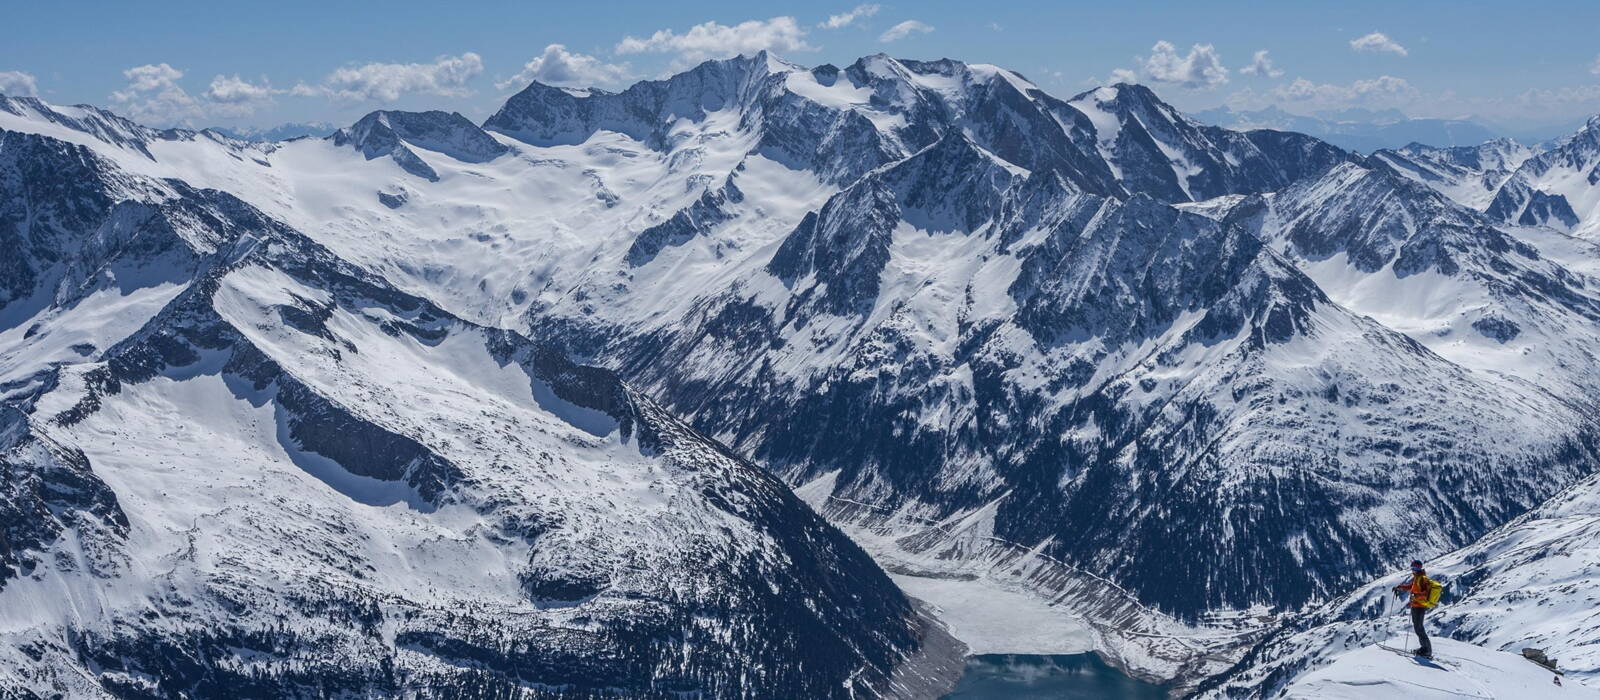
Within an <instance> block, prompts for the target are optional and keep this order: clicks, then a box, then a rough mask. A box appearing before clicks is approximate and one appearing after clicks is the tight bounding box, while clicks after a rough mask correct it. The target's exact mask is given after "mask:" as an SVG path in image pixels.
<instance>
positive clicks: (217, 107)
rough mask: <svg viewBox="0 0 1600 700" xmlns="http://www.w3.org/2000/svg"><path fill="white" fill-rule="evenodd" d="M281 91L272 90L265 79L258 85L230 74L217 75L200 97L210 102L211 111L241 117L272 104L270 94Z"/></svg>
mask: <svg viewBox="0 0 1600 700" xmlns="http://www.w3.org/2000/svg"><path fill="white" fill-rule="evenodd" d="M281 92H283V90H274V89H272V86H271V85H270V84H268V83H267V82H266V81H265V80H263V81H262V82H261V84H260V85H257V84H255V83H251V82H250V81H248V80H245V79H243V78H240V77H239V76H238V75H237V74H235V75H232V76H226V75H218V76H216V77H214V78H212V79H211V85H210V86H208V87H207V88H206V91H205V92H202V93H200V97H201V98H203V99H205V100H206V101H207V102H209V103H211V108H212V109H211V111H213V112H216V113H217V114H221V115H223V116H228V117H242V116H246V115H249V114H253V113H255V111H256V110H257V109H260V108H262V107H266V106H268V105H270V104H272V96H273V95H276V94H279V93H281Z"/></svg>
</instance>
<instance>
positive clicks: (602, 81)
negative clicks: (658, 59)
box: [494, 44, 628, 90]
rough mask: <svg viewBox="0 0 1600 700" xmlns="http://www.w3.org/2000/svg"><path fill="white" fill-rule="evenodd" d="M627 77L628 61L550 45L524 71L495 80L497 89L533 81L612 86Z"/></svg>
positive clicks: (516, 86)
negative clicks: (603, 58)
mask: <svg viewBox="0 0 1600 700" xmlns="http://www.w3.org/2000/svg"><path fill="white" fill-rule="evenodd" d="M627 78H628V64H626V63H606V62H605V61H602V60H600V59H598V58H595V57H594V56H589V55H586V54H581V53H575V52H572V51H568V50H567V47H566V46H565V45H563V44H550V45H549V46H546V47H544V53H541V54H539V55H538V56H534V57H533V60H531V61H528V62H527V63H526V64H523V66H522V71H521V72H519V73H517V74H516V75H513V76H511V77H510V78H507V79H505V80H502V81H499V82H496V83H495V84H494V86H495V89H497V90H505V89H508V88H513V87H515V88H520V87H522V86H524V85H527V84H528V83H531V82H533V81H536V80H537V81H539V82H541V83H546V84H549V85H576V86H584V87H587V86H590V85H609V84H612V83H617V82H620V81H622V80H625V79H627Z"/></svg>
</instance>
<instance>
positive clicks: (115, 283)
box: [0, 120, 960, 697]
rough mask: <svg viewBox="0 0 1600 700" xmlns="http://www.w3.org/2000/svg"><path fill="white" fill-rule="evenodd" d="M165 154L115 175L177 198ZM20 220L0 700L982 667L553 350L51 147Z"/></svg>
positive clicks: (704, 688)
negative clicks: (164, 174) (11, 698)
mask: <svg viewBox="0 0 1600 700" xmlns="http://www.w3.org/2000/svg"><path fill="white" fill-rule="evenodd" d="M395 123H403V121H402V120H395ZM84 133H88V132H84ZM135 133H137V132H135ZM429 133H432V132H429ZM91 135H92V136H94V137H95V138H96V139H98V138H100V134H91ZM106 143H109V142H106ZM151 143H152V142H142V143H141V142H135V141H129V140H122V141H118V142H116V143H114V144H113V145H114V147H116V148H120V149H127V150H132V151H136V152H137V153H138V156H137V157H138V158H147V157H148V158H152V159H154V160H156V162H159V158H156V157H155V156H154V155H153V154H151V153H150V152H149V151H151V150H152V149H151V148H150V146H151ZM358 157H359V156H358ZM0 202H4V205H5V207H6V211H7V212H8V213H7V215H6V216H5V217H4V219H3V222H4V223H3V226H4V228H3V229H0V234H3V235H0V240H3V241H5V248H6V250H8V251H20V252H23V253H24V255H22V256H18V257H8V260H7V263H8V269H7V272H6V276H5V282H6V285H7V287H6V297H5V300H4V301H5V303H4V306H3V307H0V311H3V312H4V313H5V314H7V319H8V320H7V322H6V323H5V324H4V325H3V326H0V348H3V349H0V357H3V358H4V359H3V364H0V371H3V372H4V375H3V383H0V387H3V390H4V391H5V395H4V396H5V406H4V407H3V408H0V413H3V415H0V470H3V471H4V473H5V479H4V483H5V485H6V486H5V489H4V492H3V494H0V527H3V531H4V533H5V537H6V539H5V545H6V546H5V547H4V549H3V550H0V551H3V555H0V601H3V604H0V608H3V609H4V610H5V613H4V615H3V619H4V623H3V625H0V636H3V637H4V640H5V641H4V644H0V648H3V651H0V685H3V686H4V687H6V688H8V689H11V690H18V689H20V690H22V691H25V692H32V693H36V694H38V695H40V696H46V697H47V696H52V695H57V694H62V695H66V696H71V697H128V696H140V697H168V696H174V697H175V696H185V695H197V696H222V695H239V694H244V695H260V696H275V697H284V696H314V695H327V694H353V695H374V694H376V695H388V694H406V693H423V694H429V695H432V694H441V693H443V694H463V695H474V696H478V695H482V696H488V695H504V694H505V693H508V692H527V691H530V690H531V691H534V694H536V695H537V694H539V693H540V692H542V693H545V694H549V695H570V694H590V693H619V694H625V695H630V696H652V697H655V696H661V697H666V696H679V695H682V694H706V695H714V696H736V695H748V696H766V697H777V696H807V697H811V696H846V695H861V694H880V693H881V694H887V695H895V694H903V695H906V696H913V697H914V696H925V695H928V694H932V693H936V692H937V690H938V689H939V688H941V687H943V686H944V685H945V684H947V683H948V682H949V674H950V673H951V669H950V668H949V664H951V663H952V662H953V661H954V659H951V658H948V657H950V656H951V655H955V656H956V657H957V658H958V657H959V649H960V647H959V645H958V644H957V643H955V642H954V641H953V640H950V639H949V638H948V636H947V635H946V634H945V633H944V632H943V631H942V629H941V628H940V627H938V626H937V625H935V624H933V623H931V622H929V621H927V620H926V619H924V618H923V617H922V616H920V615H919V614H918V613H917V612H916V611H915V609H914V608H913V607H912V605H911V603H910V602H909V601H908V600H907V599H906V598H905V597H904V596H903V595H901V594H900V592H899V591H898V590H896V589H895V587H894V586H893V584H892V583H891V582H890V581H889V580H888V579H887V578H886V577H885V576H884V575H883V573H882V572H881V571H880V570H879V569H878V568H877V567H876V566H874V565H873V563H872V562H871V560H870V559H868V558H867V556H866V555H865V554H864V553H863V552H862V551H861V550H860V549H859V548H857V547H856V546H855V545H854V544H852V543H851V542H850V541H849V540H847V539H846V538H845V537H844V536H843V535H841V534H840V533H839V532H838V531H837V530H834V529H833V528H831V527H829V526H828V525H826V524H825V523H823V521H822V520H821V519H820V518H818V517H817V515H816V514H815V513H814V512H812V511H811V510H810V509H809V508H807V507H806V506H805V505H804V504H803V503H802V502H801V501H800V500H798V499H797V498H796V497H795V496H793V495H792V494H790V493H789V492H788V490H787V489H785V488H784V487H783V486H782V485H781V484H780V483H778V482H777V481H775V480H774V479H772V478H771V477H769V476H767V475H766V474H765V473H763V472H762V471H760V470H759V469H758V468H756V467H755V466H754V465H752V464H750V463H749V462H746V461H744V460H742V459H740V458H738V457H737V456H735V455H733V454H732V453H730V452H728V451H727V450H726V449H725V448H723V447H721V446H720V445H718V444H716V443H714V442H711V441H709V440H707V439H706V438H704V437H701V436H700V435H699V434H698V433H696V432H695V431H694V430H693V429H692V428H690V427H689V426H687V425H685V424H684V423H682V422H681V421H679V420H678V419H676V418H674V417H673V416H672V415H671V414H669V413H668V412H667V411H665V410H664V409H662V408H661V407H660V406H659V405H657V404H656V403H654V402H652V401H651V400H649V399H648V398H645V397H644V396H642V395H641V394H639V393H638V392H637V391H635V390H634V389H632V388H630V387H628V386H627V385H625V384H623V383H621V382H620V381H618V379H617V378H616V377H615V375H614V374H612V373H611V372H609V371H606V370H603V369H597V368H593V367H583V366H579V365H574V364H571V363H570V362H569V361H568V360H567V359H566V358H565V357H563V356H562V355H561V354H559V353H557V352H554V351H552V350H551V349H550V348H549V347H548V346H547V345H543V344H541V341H540V340H539V339H538V338H539V334H538V332H537V331H535V330H533V329H526V332H527V334H526V335H525V334H523V333H519V332H514V331H508V330H503V329H496V328H487V327H483V326H480V325H476V324H472V323H469V322H466V321H463V320H460V319H458V318H456V317H454V316H452V315H451V314H449V313H448V312H446V311H444V310H443V309H440V308H439V307H437V306H435V305H434V304H432V303H430V302H428V301H426V300H424V299H421V298H418V297H415V296H412V295H408V294H405V293H403V292H401V291H398V290H396V289H395V288H393V287H392V286H391V285H389V284H388V283H386V282H385V281H383V280H382V279H381V278H379V277H376V276H374V275H372V274H370V273H368V272H366V271H364V270H361V269H359V268H357V267H355V266H352V265H350V264H349V263H347V262H345V261H343V260H341V259H340V258H338V257H337V256H336V255H334V254H333V253H331V252H330V251H328V250H327V249H326V248H324V247H323V246H320V245H318V244H316V243H315V242H313V241H312V240H310V239H308V238H306V237H305V236H304V235H302V234H301V233H300V232H298V231H296V230H294V229H293V228H291V227H289V226H287V225H285V224H284V223H282V222H281V221H278V220H275V219H273V218H271V217H269V216H267V215H265V214H263V213H262V212H261V211H259V210H257V209H256V208H254V207H252V206H250V205H249V204H247V203H245V202H243V201H241V200H239V199H238V198H236V197H234V196H232V195H229V194H226V193H223V192H220V191H217V190H206V189H197V188H195V187H192V186H190V185H189V184H187V183H185V182H183V181H181V180H178V179H165V180H158V179H152V178H149V177H148V176H146V175H142V174H139V173H133V172H128V171H127V170H124V169H123V168H121V167H119V166H118V165H117V164H116V163H115V162H113V160H111V159H108V158H106V157H103V156H101V155H97V154H96V153H95V152H94V151H93V150H92V149H90V148H87V147H84V146H81V145H75V144H70V143H66V142H63V141H60V140H57V139H54V138H51V137H48V136H41V135H36V134H30V133H20V132H16V131H10V130H5V131H0ZM752 669H760V672H759V673H752ZM9 692H10V690H8V693H9Z"/></svg>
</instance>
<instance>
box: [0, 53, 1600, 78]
mask: <svg viewBox="0 0 1600 700" xmlns="http://www.w3.org/2000/svg"><path fill="white" fill-rule="evenodd" d="M1589 72H1590V73H1593V74H1595V75H1600V56H1595V57H1594V65H1592V66H1589ZM0 75H4V74H3V73H0ZM23 75H27V74H26V73H24V74H23ZM28 77H29V78H32V77H33V76H28Z"/></svg>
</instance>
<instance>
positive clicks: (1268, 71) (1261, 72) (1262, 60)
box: [1239, 49, 1283, 78]
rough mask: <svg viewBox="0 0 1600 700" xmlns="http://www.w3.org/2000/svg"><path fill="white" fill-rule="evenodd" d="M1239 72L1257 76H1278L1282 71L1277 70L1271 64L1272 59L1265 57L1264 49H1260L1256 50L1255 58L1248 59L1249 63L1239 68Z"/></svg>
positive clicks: (1281, 74) (1280, 75)
mask: <svg viewBox="0 0 1600 700" xmlns="http://www.w3.org/2000/svg"><path fill="white" fill-rule="evenodd" d="M1239 74H1240V75H1253V76H1255V77H1257V78H1279V77H1282V76H1283V71H1281V70H1278V67H1277V66H1275V65H1273V64H1272V59H1270V58H1267V51H1266V49H1262V50H1260V51H1257V52H1256V55H1255V58H1254V59H1252V60H1251V61H1250V65H1248V66H1245V67H1243V68H1240V69H1239Z"/></svg>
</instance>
